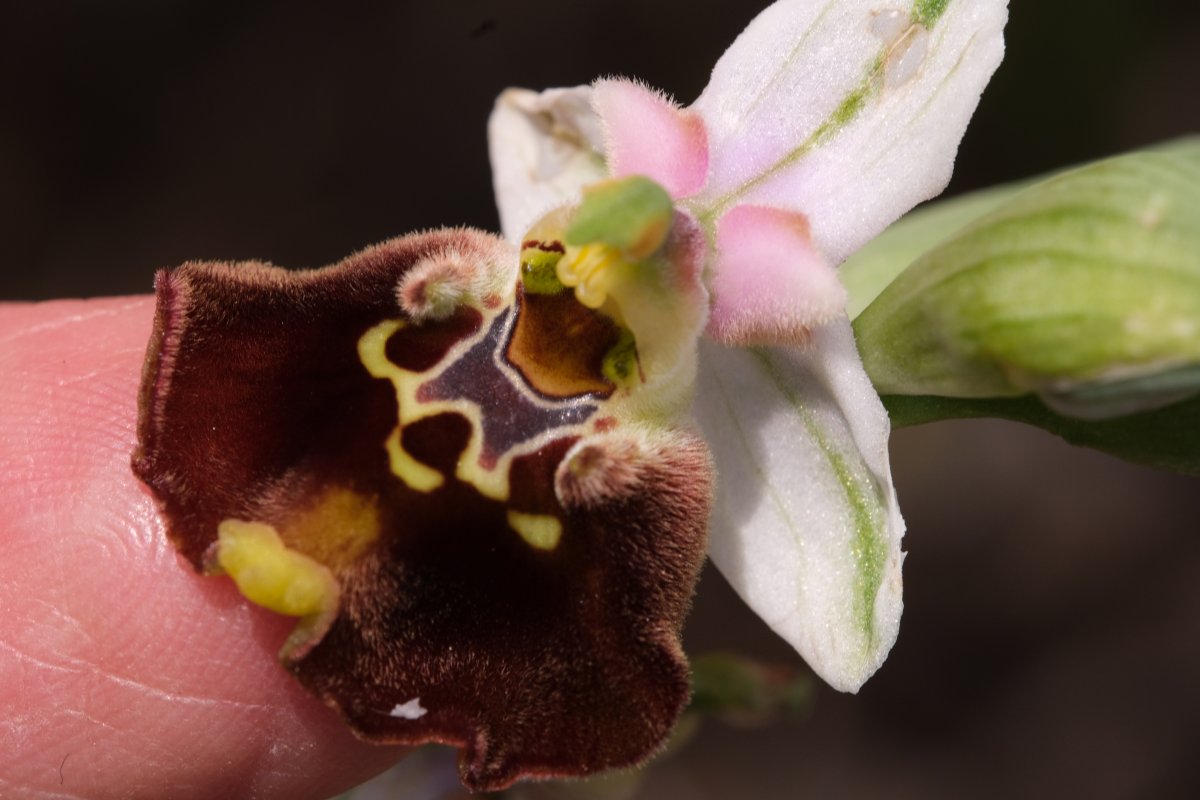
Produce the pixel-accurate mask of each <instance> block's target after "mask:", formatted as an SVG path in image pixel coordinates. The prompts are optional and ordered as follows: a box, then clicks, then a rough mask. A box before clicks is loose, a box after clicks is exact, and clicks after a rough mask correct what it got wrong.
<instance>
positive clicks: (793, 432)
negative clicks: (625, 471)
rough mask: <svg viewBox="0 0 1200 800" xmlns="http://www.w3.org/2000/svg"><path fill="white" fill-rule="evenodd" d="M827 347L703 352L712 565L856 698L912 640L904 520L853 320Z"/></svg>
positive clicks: (700, 408)
mask: <svg viewBox="0 0 1200 800" xmlns="http://www.w3.org/2000/svg"><path fill="white" fill-rule="evenodd" d="M813 338H814V341H813V343H812V347H811V349H808V350H796V349H781V348H776V349H769V350H748V349H742V348H725V347H721V346H719V345H715V344H712V343H709V342H705V343H704V344H703V345H702V347H701V350H702V352H701V358H700V364H701V366H700V376H699V380H698V386H697V398H696V406H695V413H696V417H697V420H698V422H699V424H700V427H701V428H702V429H703V431H704V434H705V438H706V439H707V440H708V443H709V446H710V447H711V448H712V451H713V456H714V459H715V461H716V464H717V467H718V476H717V481H718V483H717V502H716V509H715V512H714V515H713V521H712V529H711V533H710V543H709V554H710V556H711V557H712V559H713V561H714V562H715V563H716V565H717V567H718V568H719V569H720V570H721V572H722V573H723V574H724V575H725V577H726V579H728V580H729V582H730V583H731V584H732V585H733V587H734V588H735V589H736V590H737V592H738V594H740V595H741V596H742V598H743V599H744V600H745V601H746V603H747V604H748V605H749V606H750V607H751V608H752V609H754V611H755V612H757V613H758V614H759V616H761V617H762V618H763V619H764V620H765V621H766V622H767V624H769V625H770V626H771V628H772V629H773V630H775V632H776V633H778V634H779V635H780V636H782V637H783V638H784V639H785V640H787V641H788V642H789V643H790V644H791V645H792V646H793V647H795V648H796V650H797V651H799V653H800V655H801V656H803V657H804V659H805V660H806V661H807V662H808V663H809V665H810V666H811V667H812V668H813V670H814V671H815V672H816V673H817V674H818V675H820V676H821V677H822V678H824V679H825V680H826V681H827V682H828V683H829V684H830V685H831V686H833V687H834V688H836V689H840V690H842V691H849V692H854V691H857V690H858V688H859V687H860V686H862V684H863V682H864V681H866V679H867V678H869V677H870V676H871V674H872V673H873V672H875V670H876V669H878V668H879V666H880V664H882V663H883V660H884V658H885V657H886V656H887V653H888V651H889V650H890V649H891V647H892V644H893V643H894V642H895V640H896V635H897V633H898V632H899V627H900V612H901V609H902V607H903V601H902V599H901V578H900V565H901V562H902V561H903V553H902V552H901V550H900V540H901V537H902V536H903V534H904V522H903V520H902V518H901V517H900V510H899V508H898V506H897V504H896V493H895V489H894V487H893V486H892V478H891V470H890V468H889V466H888V451H887V442H888V433H889V430H890V426H889V423H888V418H887V414H886V413H885V412H884V409H883V406H882V404H881V403H880V401H879V397H878V396H877V395H876V394H875V391H874V389H873V388H872V387H871V383H870V381H869V380H868V379H867V376H866V373H865V372H863V369H862V364H861V362H860V361H859V357H858V352H857V350H856V349H855V346H854V339H853V336H852V334H851V331H850V326H849V323H848V322H847V321H846V320H845V319H842V320H839V321H838V322H835V323H833V324H830V325H827V326H824V327H822V328H821V329H819V330H817V331H816V332H815V333H814V335H813Z"/></svg>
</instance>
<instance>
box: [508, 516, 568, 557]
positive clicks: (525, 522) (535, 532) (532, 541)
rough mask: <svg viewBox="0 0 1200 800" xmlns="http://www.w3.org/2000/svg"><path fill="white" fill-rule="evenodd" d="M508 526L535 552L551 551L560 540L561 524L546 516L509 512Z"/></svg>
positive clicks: (556, 519) (555, 518) (555, 519)
mask: <svg viewBox="0 0 1200 800" xmlns="http://www.w3.org/2000/svg"><path fill="white" fill-rule="evenodd" d="M508 525H509V527H510V528H512V529H513V530H514V531H516V532H517V533H519V534H520V535H521V538H522V539H524V540H525V542H526V544H528V545H529V546H530V547H533V548H535V549H537V550H553V549H554V548H556V547H558V542H559V540H560V539H561V538H562V523H561V522H559V521H558V518H557V517H553V516H550V515H548V514H524V513H522V512H520V511H509V512H508Z"/></svg>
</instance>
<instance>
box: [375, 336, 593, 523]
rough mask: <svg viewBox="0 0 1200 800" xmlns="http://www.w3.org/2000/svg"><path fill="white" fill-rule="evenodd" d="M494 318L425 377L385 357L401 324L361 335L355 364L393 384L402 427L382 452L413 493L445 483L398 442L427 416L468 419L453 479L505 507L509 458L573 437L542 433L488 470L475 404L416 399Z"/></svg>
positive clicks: (516, 381)
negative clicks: (408, 427) (468, 430)
mask: <svg viewBox="0 0 1200 800" xmlns="http://www.w3.org/2000/svg"><path fill="white" fill-rule="evenodd" d="M496 316H497V315H496V314H492V315H490V316H485V318H484V320H483V324H482V325H481V326H480V333H479V334H478V335H476V336H473V337H470V338H467V339H464V340H463V341H461V342H458V343H457V344H455V345H454V347H452V348H451V349H450V352H449V353H447V354H446V356H445V358H443V359H442V361H441V362H440V364H439V365H438V366H437V367H435V368H434V369H432V370H429V371H428V372H410V371H409V370H406V369H403V368H401V367H399V366H397V365H396V364H395V363H393V362H392V361H390V360H389V359H388V357H387V349H386V348H387V341H388V338H389V337H391V336H392V334H394V333H395V332H396V331H398V330H400V329H401V328H402V327H403V326H404V325H405V322H404V321H403V320H387V321H384V322H381V323H379V324H378V325H376V326H375V327H373V328H371V329H370V330H369V331H367V332H366V333H364V334H363V335H362V337H361V338H360V339H359V340H358V355H359V359H360V360H361V361H362V363H363V365H364V366H365V367H366V369H367V371H368V372H369V373H370V374H371V375H372V376H374V377H376V378H385V379H387V380H389V381H391V382H392V385H393V386H394V387H395V389H396V404H397V406H398V407H399V409H400V412H399V413H400V419H399V423H400V424H399V425H397V426H396V429H395V430H394V431H392V433H391V435H390V436H389V437H388V439H387V441H386V442H385V447H386V448H387V451H388V461H389V466H390V467H391V470H392V472H393V473H394V474H395V475H396V477H398V478H399V479H400V480H402V481H404V483H405V485H407V486H408V487H409V488H411V489H413V490H414V491H418V492H424V493H428V492H432V491H434V490H435V489H438V488H440V487H441V486H442V484H443V482H444V477H443V476H442V474H441V473H439V472H438V471H437V470H435V469H433V468H432V467H429V466H427V465H425V464H422V463H421V462H419V461H417V460H416V459H415V458H413V457H412V455H411V454H409V453H408V452H407V451H405V450H404V446H403V444H402V442H401V439H400V436H401V433H402V432H403V430H404V427H405V426H406V425H411V424H412V423H414V422H416V421H417V420H420V419H424V418H425V417H432V416H436V415H437V414H443V413H446V412H453V413H456V414H461V415H462V416H463V417H465V418H466V419H467V421H468V422H469V423H470V426H471V436H470V438H469V439H468V440H467V446H466V449H465V450H464V451H463V453H462V455H460V456H459V459H458V465H457V466H456V467H455V473H454V474H455V477H456V478H458V480H460V481H462V482H463V483H467V484H470V485H471V486H474V487H475V488H476V489H477V490H478V491H479V493H480V494H482V495H484V496H485V497H488V498H490V499H492V500H497V501H499V502H502V503H503V502H506V501H507V500H508V498H509V491H510V487H509V468H510V467H511V466H512V462H513V459H514V458H517V457H519V456H522V455H525V454H528V453H533V452H536V451H537V450H538V449H540V448H541V447H543V446H544V445H545V444H547V443H548V442H550V441H552V440H553V439H557V438H561V437H562V436H565V435H569V434H570V433H571V431H570V429H568V428H555V429H552V430H549V431H546V432H545V433H543V434H542V435H540V436H536V437H534V438H532V439H529V440H528V441H525V442H522V443H521V444H520V445H518V446H516V447H513V448H511V449H509V450H508V451H506V452H504V453H502V454H500V455H499V456H498V457H497V459H496V463H495V465H494V466H493V467H491V468H490V469H485V468H484V467H482V466H480V463H479V462H480V457H481V456H482V454H483V410H482V409H481V408H480V407H479V406H478V405H476V404H475V403H473V402H470V401H465V400H436V401H424V400H418V399H417V390H418V389H420V387H421V385H422V384H424V383H425V382H426V381H430V380H434V379H436V378H437V376H438V375H439V374H440V373H441V372H442V371H443V370H445V369H447V368H448V367H449V366H450V365H451V364H453V363H455V361H457V360H458V357H459V356H461V355H462V354H463V353H465V352H466V351H468V350H470V349H471V348H472V347H473V346H474V345H475V344H477V343H478V342H479V341H480V340H481V339H482V338H484V337H485V336H487V332H488V331H489V330H490V328H491V324H492V323H493V322H494V321H495V319H496ZM497 366H498V367H499V368H500V369H501V370H502V371H504V372H505V374H507V375H508V377H509V382H510V383H511V384H512V385H513V386H516V387H521V386H522V382H521V378H520V377H519V376H517V375H516V374H515V373H514V371H513V370H512V368H511V367H507V366H506V365H503V364H497ZM527 396H529V397H530V399H531V401H532V402H541V401H539V400H538V399H537V398H536V397H535V396H534V395H533V394H532V392H529V393H527ZM583 427H584V426H578V429H579V430H582V429H583Z"/></svg>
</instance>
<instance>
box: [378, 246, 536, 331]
mask: <svg viewBox="0 0 1200 800" xmlns="http://www.w3.org/2000/svg"><path fill="white" fill-rule="evenodd" d="M488 241H490V242H491V247H490V248H487V249H486V250H485V251H484V252H482V253H481V252H479V248H476V249H475V251H469V252H468V251H463V250H460V249H458V248H455V247H448V248H446V249H445V250H444V251H440V252H435V253H431V254H430V255H428V256H425V257H424V258H422V259H421V260H420V261H418V262H417V263H416V264H414V265H413V266H412V268H411V269H410V270H408V271H407V272H405V273H404V276H403V277H402V278H401V279H400V280H399V281H398V282H397V283H396V301H397V303H398V304H399V305H400V308H402V309H403V310H404V312H405V313H407V314H408V315H409V316H410V317H411V318H412V319H413V320H416V321H421V320H426V319H429V320H441V319H445V318H446V317H448V316H450V315H451V314H452V313H454V311H455V309H456V308H457V307H458V306H460V305H462V304H464V303H467V302H469V301H472V300H476V301H478V300H482V299H483V298H485V297H486V296H487V295H489V294H493V293H495V292H497V291H498V290H499V289H500V288H501V287H499V286H498V285H497V283H496V280H495V277H494V276H496V275H501V274H504V265H505V263H509V262H512V261H513V260H514V259H516V258H517V257H518V256H517V250H516V248H515V247H513V246H512V245H509V244H508V243H506V242H503V241H500V240H495V239H491V238H489V240H488ZM481 258H482V262H483V263H481Z"/></svg>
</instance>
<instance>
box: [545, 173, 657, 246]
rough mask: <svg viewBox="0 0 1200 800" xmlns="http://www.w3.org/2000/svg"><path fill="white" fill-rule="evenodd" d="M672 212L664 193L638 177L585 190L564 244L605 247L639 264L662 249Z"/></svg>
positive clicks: (594, 185)
mask: <svg viewBox="0 0 1200 800" xmlns="http://www.w3.org/2000/svg"><path fill="white" fill-rule="evenodd" d="M674 211H675V208H674V204H673V203H672V202H671V196H670V195H669V194H667V191H666V189H664V188H662V187H661V186H659V185H658V184H657V183H655V182H654V181H652V180H650V179H649V178H646V177H643V176H641V175H633V176H631V177H628V178H617V179H614V180H611V181H604V182H602V183H597V184H593V185H592V186H590V187H588V188H587V189H585V190H584V194H583V202H582V203H581V204H580V206H579V209H578V210H577V211H576V212H575V218H574V219H573V220H572V221H571V225H570V227H568V228H567V234H566V242H567V244H569V245H572V246H575V247H582V246H583V245H587V244H593V243H599V244H606V245H608V246H609V247H612V248H615V249H616V250H619V251H621V253H623V254H624V255H625V256H627V257H628V258H630V259H632V260H634V261H638V260H641V259H643V258H646V257H647V256H650V255H652V254H653V253H654V252H655V251H656V250H658V248H659V247H661V246H662V243H663V242H664V241H665V240H666V238H667V232H668V231H669V230H670V229H671V218H672V216H673V214H674Z"/></svg>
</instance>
